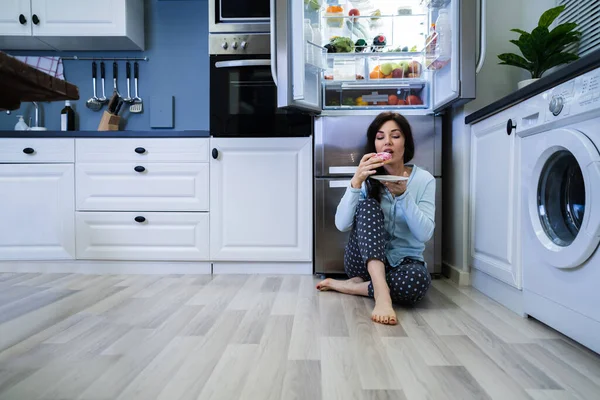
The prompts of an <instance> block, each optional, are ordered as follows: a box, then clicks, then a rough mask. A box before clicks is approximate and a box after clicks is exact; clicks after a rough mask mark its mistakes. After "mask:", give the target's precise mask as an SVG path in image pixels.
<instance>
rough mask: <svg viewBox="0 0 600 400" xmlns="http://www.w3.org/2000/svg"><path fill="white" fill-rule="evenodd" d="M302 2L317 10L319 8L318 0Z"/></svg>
mask: <svg viewBox="0 0 600 400" xmlns="http://www.w3.org/2000/svg"><path fill="white" fill-rule="evenodd" d="M304 4H307V5H308V6H309V7H310V8H311V9H313V10H315V11H317V10H319V9H320V8H321V5H320V4H319V0H304Z"/></svg>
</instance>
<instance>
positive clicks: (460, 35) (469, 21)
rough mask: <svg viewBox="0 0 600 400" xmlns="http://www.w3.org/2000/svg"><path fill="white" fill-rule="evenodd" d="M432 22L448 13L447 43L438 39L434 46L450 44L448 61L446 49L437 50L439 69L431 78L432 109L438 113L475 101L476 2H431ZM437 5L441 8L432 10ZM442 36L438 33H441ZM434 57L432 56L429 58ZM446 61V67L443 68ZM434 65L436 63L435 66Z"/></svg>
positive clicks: (450, 0) (439, 37)
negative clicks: (442, 14)
mask: <svg viewBox="0 0 600 400" xmlns="http://www.w3.org/2000/svg"><path fill="white" fill-rule="evenodd" d="M431 3H432V8H431V9H430V14H431V21H432V22H436V21H437V20H438V17H439V15H440V11H441V10H446V11H441V12H447V13H448V18H449V22H450V27H451V34H450V40H444V39H442V38H441V36H439V35H438V36H437V44H438V45H440V44H441V45H443V44H449V43H450V42H451V51H449V54H450V60H449V62H448V60H447V57H446V59H445V58H444V57H443V54H444V53H446V51H447V49H446V50H444V49H443V48H441V46H440V47H438V53H437V56H440V53H442V56H441V57H440V62H439V63H437V65H439V66H440V67H439V69H436V70H435V73H434V76H433V85H432V89H433V109H434V111H436V112H439V111H441V110H443V109H445V108H447V107H449V106H458V105H462V104H465V103H467V102H469V101H471V100H473V99H474V98H475V75H476V74H475V68H476V65H475V63H476V60H475V48H476V44H477V43H476V42H477V40H476V37H477V36H476V33H477V29H476V21H477V12H476V11H477V0H444V1H432V2H431ZM435 3H439V4H440V5H442V7H439V8H438V7H434V6H433V5H435ZM440 33H441V30H440ZM432 58H435V57H432ZM446 62H447V64H446V65H444V64H445V63H446ZM434 65H435V63H434Z"/></svg>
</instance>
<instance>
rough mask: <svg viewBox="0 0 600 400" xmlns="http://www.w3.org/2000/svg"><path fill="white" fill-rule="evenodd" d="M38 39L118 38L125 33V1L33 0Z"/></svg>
mask: <svg viewBox="0 0 600 400" xmlns="http://www.w3.org/2000/svg"><path fill="white" fill-rule="evenodd" d="M31 13H32V15H36V16H37V17H38V19H39V23H38V24H37V25H33V34H34V35H35V36H40V37H42V36H117V35H123V34H124V33H125V17H126V15H125V2H124V1H118V0H103V1H76V2H73V0H31Z"/></svg>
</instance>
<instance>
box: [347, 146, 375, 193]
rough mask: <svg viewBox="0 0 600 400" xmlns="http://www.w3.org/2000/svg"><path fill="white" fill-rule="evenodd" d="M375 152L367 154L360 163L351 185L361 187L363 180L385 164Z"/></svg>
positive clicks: (356, 187)
mask: <svg viewBox="0 0 600 400" xmlns="http://www.w3.org/2000/svg"><path fill="white" fill-rule="evenodd" d="M374 156H375V153H369V154H365V155H364V156H363V158H362V159H361V160H360V164H358V169H357V170H356V172H355V173H354V176H353V177H352V180H351V181H350V186H352V187H353V188H355V189H360V187H361V186H362V184H363V182H364V181H366V180H367V178H368V177H369V176H371V175H373V174H375V173H376V172H377V171H376V170H377V168H379V167H382V166H383V161H382V160H381V159H380V158H379V157H374Z"/></svg>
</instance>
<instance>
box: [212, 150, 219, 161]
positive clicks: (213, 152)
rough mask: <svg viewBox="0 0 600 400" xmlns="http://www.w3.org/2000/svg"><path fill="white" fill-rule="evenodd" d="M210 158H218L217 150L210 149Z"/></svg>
mask: <svg viewBox="0 0 600 400" xmlns="http://www.w3.org/2000/svg"><path fill="white" fill-rule="evenodd" d="M212 158H214V159H215V160H216V159H217V158H219V150H217V149H212Z"/></svg>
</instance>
